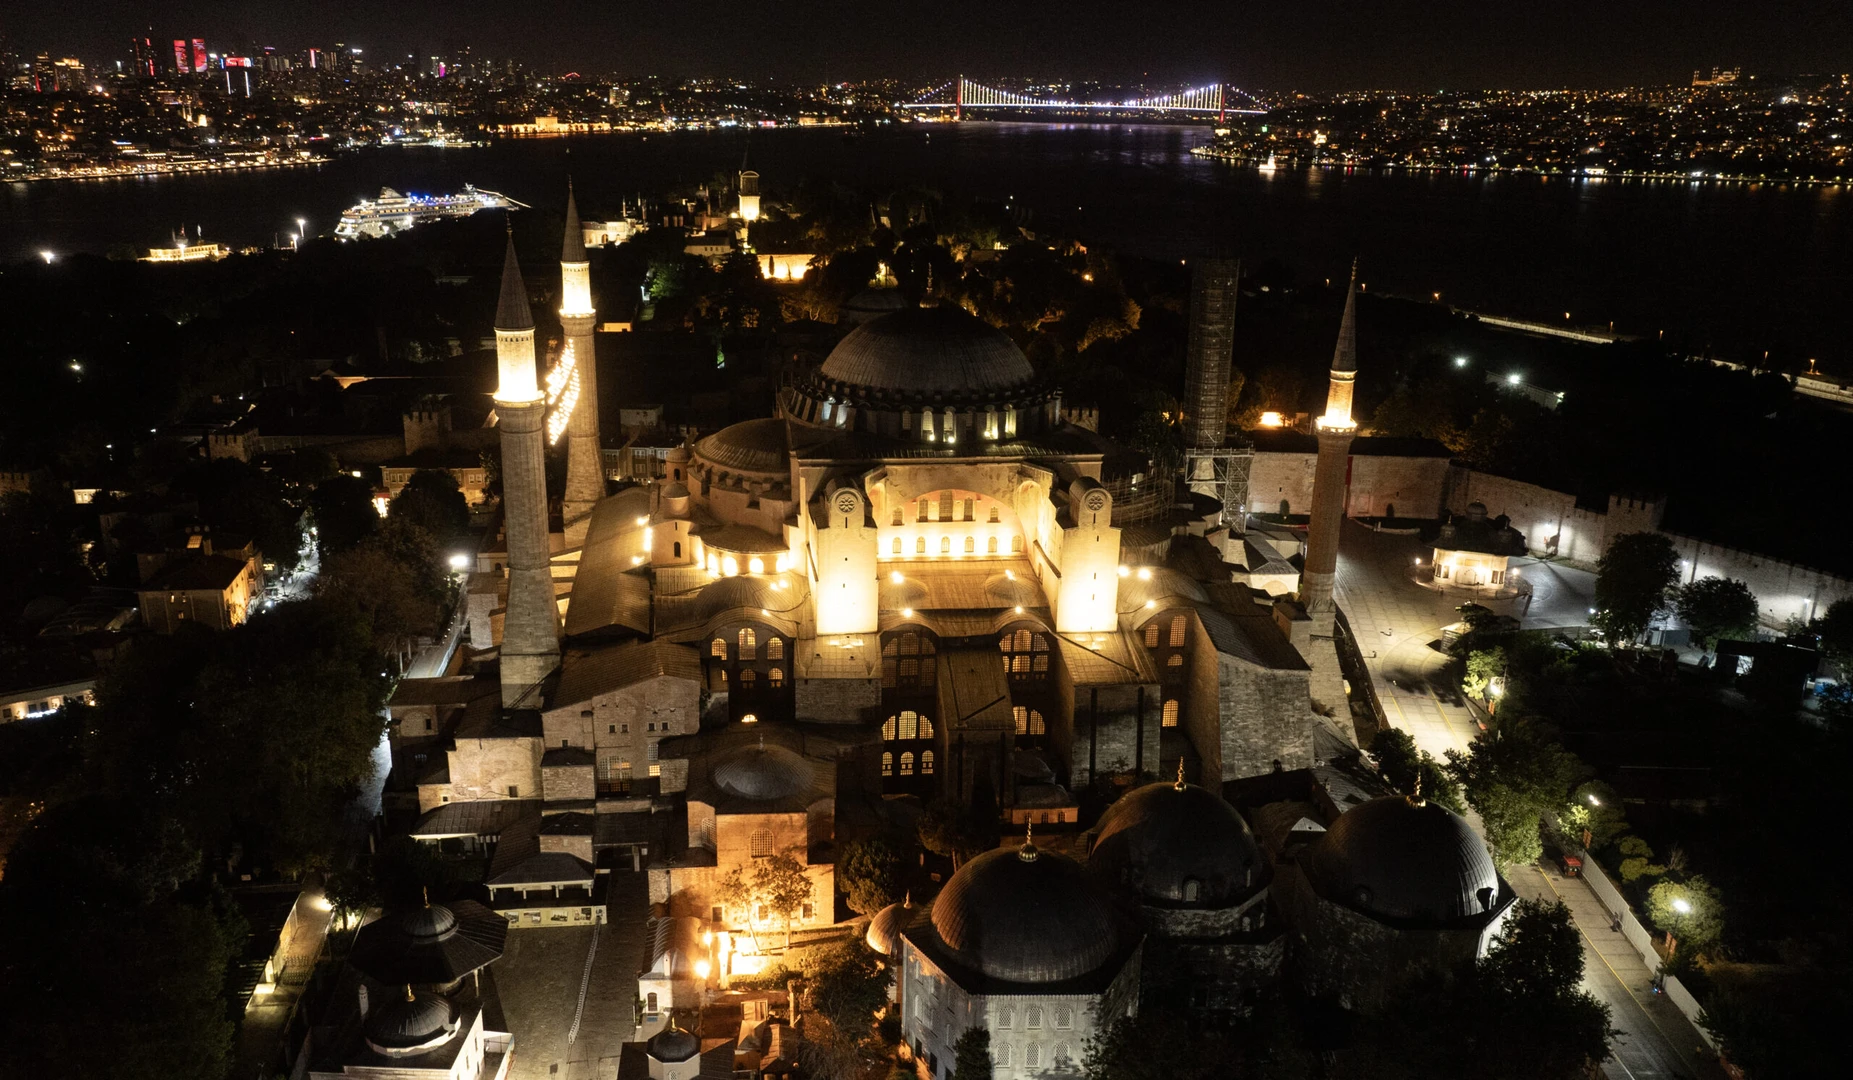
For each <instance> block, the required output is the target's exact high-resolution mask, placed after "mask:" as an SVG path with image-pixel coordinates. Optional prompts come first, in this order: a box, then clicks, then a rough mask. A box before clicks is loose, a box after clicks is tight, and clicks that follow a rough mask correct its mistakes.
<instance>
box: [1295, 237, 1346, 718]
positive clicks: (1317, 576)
mask: <svg viewBox="0 0 1853 1080" xmlns="http://www.w3.org/2000/svg"><path fill="white" fill-rule="evenodd" d="M1357 297H1358V273H1357V263H1356V261H1355V260H1354V261H1353V262H1352V264H1351V281H1350V283H1349V284H1348V285H1347V286H1346V288H1345V313H1344V315H1343V316H1341V317H1340V319H1339V323H1338V344H1337V345H1336V346H1335V347H1334V348H1333V350H1332V371H1331V380H1332V381H1331V387H1330V389H1329V390H1328V391H1327V393H1326V399H1325V415H1324V416H1321V417H1320V418H1319V419H1318V420H1317V421H1316V422H1315V423H1314V424H1313V430H1314V432H1315V434H1317V436H1318V439H1319V458H1318V460H1317V462H1316V463H1315V466H1314V469H1313V505H1312V517H1311V520H1310V521H1309V522H1308V523H1307V529H1306V563H1305V567H1304V569H1303V570H1302V571H1301V574H1300V603H1301V604H1302V605H1304V606H1305V608H1306V616H1307V620H1308V622H1310V623H1311V624H1312V625H1311V626H1310V627H1309V631H1310V633H1309V639H1308V641H1307V644H1306V648H1305V650H1304V653H1305V658H1306V662H1307V665H1308V666H1309V667H1311V668H1312V679H1311V682H1310V684H1309V687H1308V689H1309V690H1310V692H1311V696H1312V699H1313V706H1314V708H1316V709H1317V710H1319V711H1320V712H1323V713H1325V714H1326V715H1328V716H1339V717H1343V716H1346V715H1348V714H1347V712H1346V702H1345V681H1344V676H1343V674H1342V673H1341V672H1340V671H1339V667H1338V650H1337V646H1336V645H1335V644H1334V637H1333V635H1334V634H1335V633H1336V627H1337V621H1338V606H1337V602H1336V601H1335V600H1334V599H1333V596H1332V590H1333V587H1334V586H1335V585H1336V583H1337V578H1338V535H1339V532H1340V530H1341V529H1343V528H1344V522H1345V517H1346V514H1347V512H1348V510H1349V507H1348V503H1349V502H1350V491H1349V490H1348V482H1349V475H1350V462H1351V440H1352V438H1353V437H1354V436H1355V435H1357V432H1358V426H1357V421H1355V420H1354V419H1352V416H1351V395H1352V390H1353V384H1354V383H1355V382H1356V381H1357V377H1358V346H1357Z"/></svg>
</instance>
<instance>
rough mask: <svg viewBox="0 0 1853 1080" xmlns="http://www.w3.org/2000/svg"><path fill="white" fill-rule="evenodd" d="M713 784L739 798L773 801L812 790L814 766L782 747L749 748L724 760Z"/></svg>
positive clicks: (735, 752) (716, 769) (715, 773)
mask: <svg viewBox="0 0 1853 1080" xmlns="http://www.w3.org/2000/svg"><path fill="white" fill-rule="evenodd" d="M714 783H715V784H716V785H717V786H718V787H719V788H720V789H721V790H722V791H725V792H726V793H727V794H729V795H732V796H734V797H736V798H741V799H753V800H755V801H758V802H770V801H772V800H774V799H784V798H789V797H791V796H793V795H797V794H799V793H801V792H804V791H807V790H809V789H810V786H811V764H810V762H808V761H806V760H804V759H803V758H802V757H799V756H798V755H797V754H794V753H792V752H791V751H790V750H787V749H785V748H784V747H782V746H748V747H745V748H743V749H740V750H736V751H734V752H733V753H731V754H729V755H727V757H725V758H723V759H721V763H720V764H719V765H716V766H715V767H714Z"/></svg>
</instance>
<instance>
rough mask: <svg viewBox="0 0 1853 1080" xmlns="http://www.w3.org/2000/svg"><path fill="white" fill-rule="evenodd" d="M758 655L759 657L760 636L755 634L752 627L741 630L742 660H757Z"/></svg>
mask: <svg viewBox="0 0 1853 1080" xmlns="http://www.w3.org/2000/svg"><path fill="white" fill-rule="evenodd" d="M758 655H759V635H757V634H755V633H753V628H752V627H750V626H748V627H743V628H741V630H740V659H742V660H752V659H754V658H756V657H757V656H758Z"/></svg>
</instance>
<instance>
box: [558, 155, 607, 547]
mask: <svg viewBox="0 0 1853 1080" xmlns="http://www.w3.org/2000/svg"><path fill="white" fill-rule="evenodd" d="M596 318H597V316H596V313H595V312H594V310H593V308H592V281H591V264H590V263H589V262H587V261H586V253H585V230H584V229H583V228H581V227H580V225H579V206H578V204H577V203H576V202H575V201H574V199H573V187H572V183H571V182H570V181H568V183H567V185H566V238H565V242H564V243H563V244H562V246H561V248H560V330H561V332H562V333H563V334H564V335H565V339H566V341H565V345H564V351H562V352H561V354H560V356H561V360H562V362H564V361H565V360H566V359H568V358H570V359H571V360H572V363H573V374H572V375H571V376H570V377H571V378H574V379H577V381H578V383H579V392H578V395H577V401H576V402H575V403H574V404H573V411H572V416H571V417H570V418H569V419H568V420H567V426H566V497H565V498H564V499H563V500H562V503H561V507H560V516H561V517H562V518H563V519H564V521H565V528H566V546H567V547H569V548H570V547H578V546H580V545H581V544H583V543H585V537H586V529H587V527H588V526H589V525H590V524H591V521H592V507H593V506H594V505H595V504H596V503H597V502H598V500H600V499H602V498H604V497H605V461H604V456H603V454H602V452H601V450H600V447H599V435H598V354H597V352H596V349H595V346H594V345H593V343H592V325H593V322H594V320H595V319H596Z"/></svg>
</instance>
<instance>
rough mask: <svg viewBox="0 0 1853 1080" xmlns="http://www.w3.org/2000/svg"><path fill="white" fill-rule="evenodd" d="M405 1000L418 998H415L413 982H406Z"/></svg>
mask: <svg viewBox="0 0 1853 1080" xmlns="http://www.w3.org/2000/svg"><path fill="white" fill-rule="evenodd" d="M405 1000H407V1001H416V1000H417V999H416V998H414V997H413V996H412V984H411V983H406V984H405Z"/></svg>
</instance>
